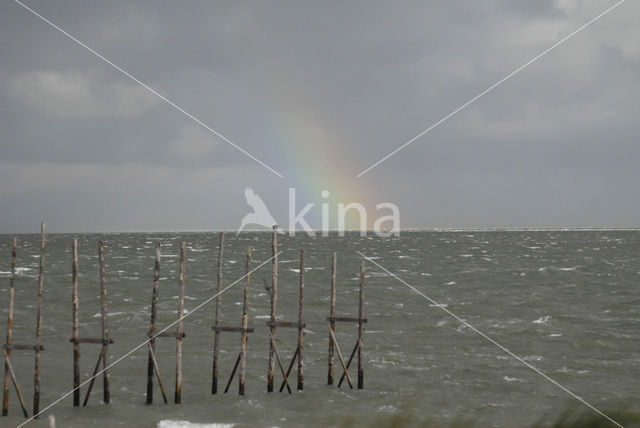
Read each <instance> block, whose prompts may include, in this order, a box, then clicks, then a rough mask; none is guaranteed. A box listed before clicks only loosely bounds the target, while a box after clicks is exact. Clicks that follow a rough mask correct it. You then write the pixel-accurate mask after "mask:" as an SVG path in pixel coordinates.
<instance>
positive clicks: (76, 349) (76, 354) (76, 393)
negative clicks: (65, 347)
mask: <svg viewBox="0 0 640 428" xmlns="http://www.w3.org/2000/svg"><path fill="white" fill-rule="evenodd" d="M71 253H72V258H73V263H72V269H71V277H72V279H71V281H72V283H73V294H72V297H71V301H72V304H73V406H74V407H77V406H79V405H80V343H79V342H78V340H79V339H80V332H79V320H78V240H77V239H73V241H71Z"/></svg>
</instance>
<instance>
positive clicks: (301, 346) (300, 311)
mask: <svg viewBox="0 0 640 428" xmlns="http://www.w3.org/2000/svg"><path fill="white" fill-rule="evenodd" d="M303 338H304V249H303V250H300V294H299V296H298V390H299V391H302V388H303V385H304V376H303V373H302V369H303V367H302V354H303V351H304V340H303Z"/></svg>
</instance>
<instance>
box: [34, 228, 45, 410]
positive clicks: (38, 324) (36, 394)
mask: <svg viewBox="0 0 640 428" xmlns="http://www.w3.org/2000/svg"><path fill="white" fill-rule="evenodd" d="M44 227H45V225H44V221H43V222H42V223H41V224H40V271H39V274H38V312H37V317H36V348H35V349H36V360H35V372H34V375H33V415H34V418H38V416H39V415H38V413H39V412H40V346H41V345H40V336H41V333H42V293H43V291H44V254H45V253H44V247H45V237H44Z"/></svg>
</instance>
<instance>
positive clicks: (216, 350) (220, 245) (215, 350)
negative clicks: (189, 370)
mask: <svg viewBox="0 0 640 428" xmlns="http://www.w3.org/2000/svg"><path fill="white" fill-rule="evenodd" d="M223 248H224V232H220V242H219V243H218V276H217V278H216V279H217V281H216V282H217V288H216V293H217V296H216V323H215V326H216V328H215V329H214V330H215V332H214V334H213V380H212V382H211V393H212V394H216V393H217V392H218V353H219V347H218V346H219V345H218V341H219V340H220V331H219V330H218V328H217V327H218V325H219V324H220V316H221V315H222V251H223Z"/></svg>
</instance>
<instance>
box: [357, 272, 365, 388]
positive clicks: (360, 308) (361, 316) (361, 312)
mask: <svg viewBox="0 0 640 428" xmlns="http://www.w3.org/2000/svg"><path fill="white" fill-rule="evenodd" d="M364 273H365V266H364V260H361V261H360V295H359V305H358V389H362V388H363V387H364V368H363V366H362V345H363V342H364V337H363V334H364V323H363V320H364Z"/></svg>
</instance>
